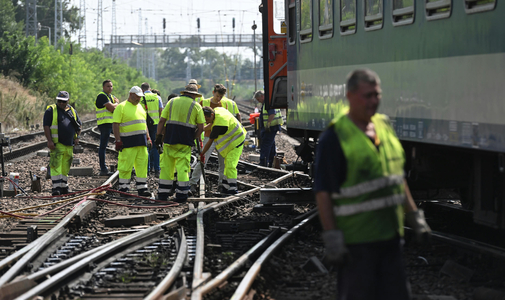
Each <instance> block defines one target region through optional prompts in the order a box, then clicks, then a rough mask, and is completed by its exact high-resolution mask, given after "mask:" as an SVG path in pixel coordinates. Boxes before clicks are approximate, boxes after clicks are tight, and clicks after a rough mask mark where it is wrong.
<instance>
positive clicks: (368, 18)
mask: <svg viewBox="0 0 505 300" xmlns="http://www.w3.org/2000/svg"><path fill="white" fill-rule="evenodd" d="M364 3H365V30H366V31H370V30H377V29H381V28H382V23H383V22H382V19H383V17H382V16H383V14H382V10H383V6H382V0H365V1H364Z"/></svg>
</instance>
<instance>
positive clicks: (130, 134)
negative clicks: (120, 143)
mask: <svg viewBox="0 0 505 300" xmlns="http://www.w3.org/2000/svg"><path fill="white" fill-rule="evenodd" d="M141 134H146V131H145V130H136V131H131V132H120V133H119V136H133V135H141Z"/></svg>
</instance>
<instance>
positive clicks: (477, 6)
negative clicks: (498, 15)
mask: <svg viewBox="0 0 505 300" xmlns="http://www.w3.org/2000/svg"><path fill="white" fill-rule="evenodd" d="M464 1H465V11H466V13H467V14H473V13H479V12H484V11H489V10H493V9H494V8H495V6H496V0H464Z"/></svg>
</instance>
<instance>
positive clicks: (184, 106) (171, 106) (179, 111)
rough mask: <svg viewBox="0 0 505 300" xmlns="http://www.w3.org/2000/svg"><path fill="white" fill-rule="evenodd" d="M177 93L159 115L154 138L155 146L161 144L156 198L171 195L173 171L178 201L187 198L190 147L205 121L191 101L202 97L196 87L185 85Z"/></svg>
mask: <svg viewBox="0 0 505 300" xmlns="http://www.w3.org/2000/svg"><path fill="white" fill-rule="evenodd" d="M181 94H182V96H180V97H176V98H173V99H170V100H169V101H168V102H167V105H166V106H165V109H164V110H163V112H162V114H161V119H160V123H159V124H158V131H157V134H156V141H155V144H156V147H160V146H161V145H162V144H163V143H164V145H163V154H162V155H161V166H162V168H161V174H160V181H159V189H158V199H159V200H168V197H169V196H171V191H172V188H173V185H174V179H175V177H174V172H175V171H176V170H177V189H176V190H175V191H176V193H175V201H177V202H179V203H182V202H184V201H186V200H187V199H188V192H189V172H190V169H191V167H190V161H191V147H192V146H194V145H195V139H196V138H198V137H199V136H200V135H201V134H202V131H203V124H204V123H205V118H204V116H203V112H202V107H201V106H200V104H198V103H197V102H196V101H195V98H198V97H202V95H201V94H200V93H198V87H197V86H196V85H194V84H188V85H187V86H186V89H185V90H184V91H182V92H181ZM165 124H166V126H165ZM163 130H165V138H164V140H163V135H162V133H163Z"/></svg>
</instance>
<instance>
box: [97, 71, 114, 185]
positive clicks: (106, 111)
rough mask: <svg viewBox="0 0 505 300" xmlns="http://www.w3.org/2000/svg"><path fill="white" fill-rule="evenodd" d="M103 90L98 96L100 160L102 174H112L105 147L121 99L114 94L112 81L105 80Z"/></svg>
mask: <svg viewBox="0 0 505 300" xmlns="http://www.w3.org/2000/svg"><path fill="white" fill-rule="evenodd" d="M102 88H103V90H102V91H101V92H100V93H99V94H98V96H96V100H95V109H96V123H97V125H98V130H100V147H99V148H98V160H99V162H100V175H101V176H107V175H112V173H110V172H109V170H108V169H107V165H106V164H105V149H106V148H107V144H108V143H109V137H110V134H111V132H112V113H113V112H114V109H115V108H116V106H117V105H118V103H119V99H118V98H116V97H115V96H114V95H112V89H113V85H112V81H111V80H110V79H107V80H105V81H104V82H103V83H102Z"/></svg>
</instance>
